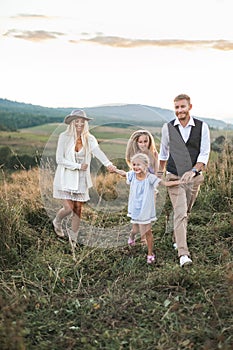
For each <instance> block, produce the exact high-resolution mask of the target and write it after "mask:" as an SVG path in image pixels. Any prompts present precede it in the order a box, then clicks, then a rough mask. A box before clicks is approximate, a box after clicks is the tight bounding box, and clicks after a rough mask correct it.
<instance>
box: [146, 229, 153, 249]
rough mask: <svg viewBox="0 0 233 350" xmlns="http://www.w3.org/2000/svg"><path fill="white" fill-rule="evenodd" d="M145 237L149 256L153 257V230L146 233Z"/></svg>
mask: <svg viewBox="0 0 233 350" xmlns="http://www.w3.org/2000/svg"><path fill="white" fill-rule="evenodd" d="M145 236H146V241H147V248H148V255H153V235H152V231H151V229H150V230H148V231H147V232H146V233H145Z"/></svg>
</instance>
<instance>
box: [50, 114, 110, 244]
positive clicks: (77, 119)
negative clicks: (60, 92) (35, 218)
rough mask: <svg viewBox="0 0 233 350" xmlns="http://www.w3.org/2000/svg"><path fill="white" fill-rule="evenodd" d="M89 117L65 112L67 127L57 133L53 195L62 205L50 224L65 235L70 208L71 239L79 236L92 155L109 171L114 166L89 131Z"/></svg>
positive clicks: (87, 192) (89, 184)
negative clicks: (65, 219) (64, 223)
mask: <svg viewBox="0 0 233 350" xmlns="http://www.w3.org/2000/svg"><path fill="white" fill-rule="evenodd" d="M89 120H91V118H88V117H87V116H86V113H85V112H84V111H83V110H81V109H75V110H73V111H72V112H71V113H70V114H69V115H67V116H66V117H65V119H64V123H65V124H67V125H68V127H67V129H66V131H64V132H62V133H61V134H60V136H59V139H58V144H57V151H56V162H57V169H56V173H55V177H54V183H53V197H54V198H58V199H62V200H63V207H62V208H61V209H60V210H59V211H58V212H57V214H56V217H55V218H54V220H53V226H54V230H55V232H56V234H57V235H58V236H59V237H64V236H65V234H64V232H63V230H62V220H63V219H64V218H65V217H66V216H68V215H69V214H71V213H72V212H73V216H72V224H71V228H72V229H71V230H70V231H69V233H68V235H69V238H70V239H71V241H73V242H74V243H76V242H77V239H78V230H79V225H80V219H81V212H82V206H83V203H85V202H87V201H88V200H89V199H90V197H89V188H90V187H92V180H91V174H90V163H91V157H92V155H94V156H95V157H96V158H98V159H99V161H100V162H101V163H102V164H103V165H105V166H106V167H107V169H108V170H109V171H114V170H115V166H113V165H112V163H111V162H110V161H109V159H108V158H107V157H106V155H105V154H104V153H103V152H102V151H101V149H100V148H99V145H98V142H97V140H96V138H95V137H94V136H93V135H91V134H90V132H89V127H88V121H89Z"/></svg>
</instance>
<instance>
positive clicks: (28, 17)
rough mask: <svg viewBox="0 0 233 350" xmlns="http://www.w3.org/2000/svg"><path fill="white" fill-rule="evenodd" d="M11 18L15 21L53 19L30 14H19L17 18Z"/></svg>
mask: <svg viewBox="0 0 233 350" xmlns="http://www.w3.org/2000/svg"><path fill="white" fill-rule="evenodd" d="M11 18H14V19H24V20H25V19H37V18H38V19H48V18H51V17H48V16H45V15H38V14H28V13H19V14H18V15H16V16H11Z"/></svg>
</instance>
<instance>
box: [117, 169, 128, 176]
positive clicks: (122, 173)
mask: <svg viewBox="0 0 233 350" xmlns="http://www.w3.org/2000/svg"><path fill="white" fill-rule="evenodd" d="M115 172H116V173H117V174H119V175H121V176H126V172H125V171H124V170H121V169H116V170H115Z"/></svg>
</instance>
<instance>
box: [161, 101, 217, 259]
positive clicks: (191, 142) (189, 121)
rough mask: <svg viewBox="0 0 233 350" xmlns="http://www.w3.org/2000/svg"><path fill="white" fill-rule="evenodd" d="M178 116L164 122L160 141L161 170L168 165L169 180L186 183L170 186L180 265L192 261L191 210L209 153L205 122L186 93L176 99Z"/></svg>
mask: <svg viewBox="0 0 233 350" xmlns="http://www.w3.org/2000/svg"><path fill="white" fill-rule="evenodd" d="M174 108H175V115H176V118H175V119H174V120H172V121H171V122H169V123H166V124H164V125H163V128H162V138H161V145H160V154H159V161H160V162H159V163H160V170H161V171H164V168H165V165H166V180H167V181H173V180H177V179H178V178H181V180H182V181H183V182H184V184H182V185H179V186H172V187H168V193H169V197H170V200H171V203H172V207H173V211H174V217H173V223H174V228H173V229H174V238H175V243H176V247H177V250H178V257H179V259H180V266H184V265H189V264H192V260H191V258H190V253H189V250H188V246H187V222H188V214H189V213H190V212H191V209H192V206H193V204H194V202H195V200H196V198H197V195H198V191H199V188H200V185H201V183H202V182H203V181H204V177H203V175H202V170H203V169H205V167H206V165H207V162H208V159H209V153H210V135H209V128H208V126H207V124H206V123H204V122H202V121H200V120H198V119H196V118H193V117H191V116H190V111H191V109H192V104H191V101H190V97H189V96H188V95H185V94H181V95H178V96H177V97H176V98H175V99H174Z"/></svg>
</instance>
